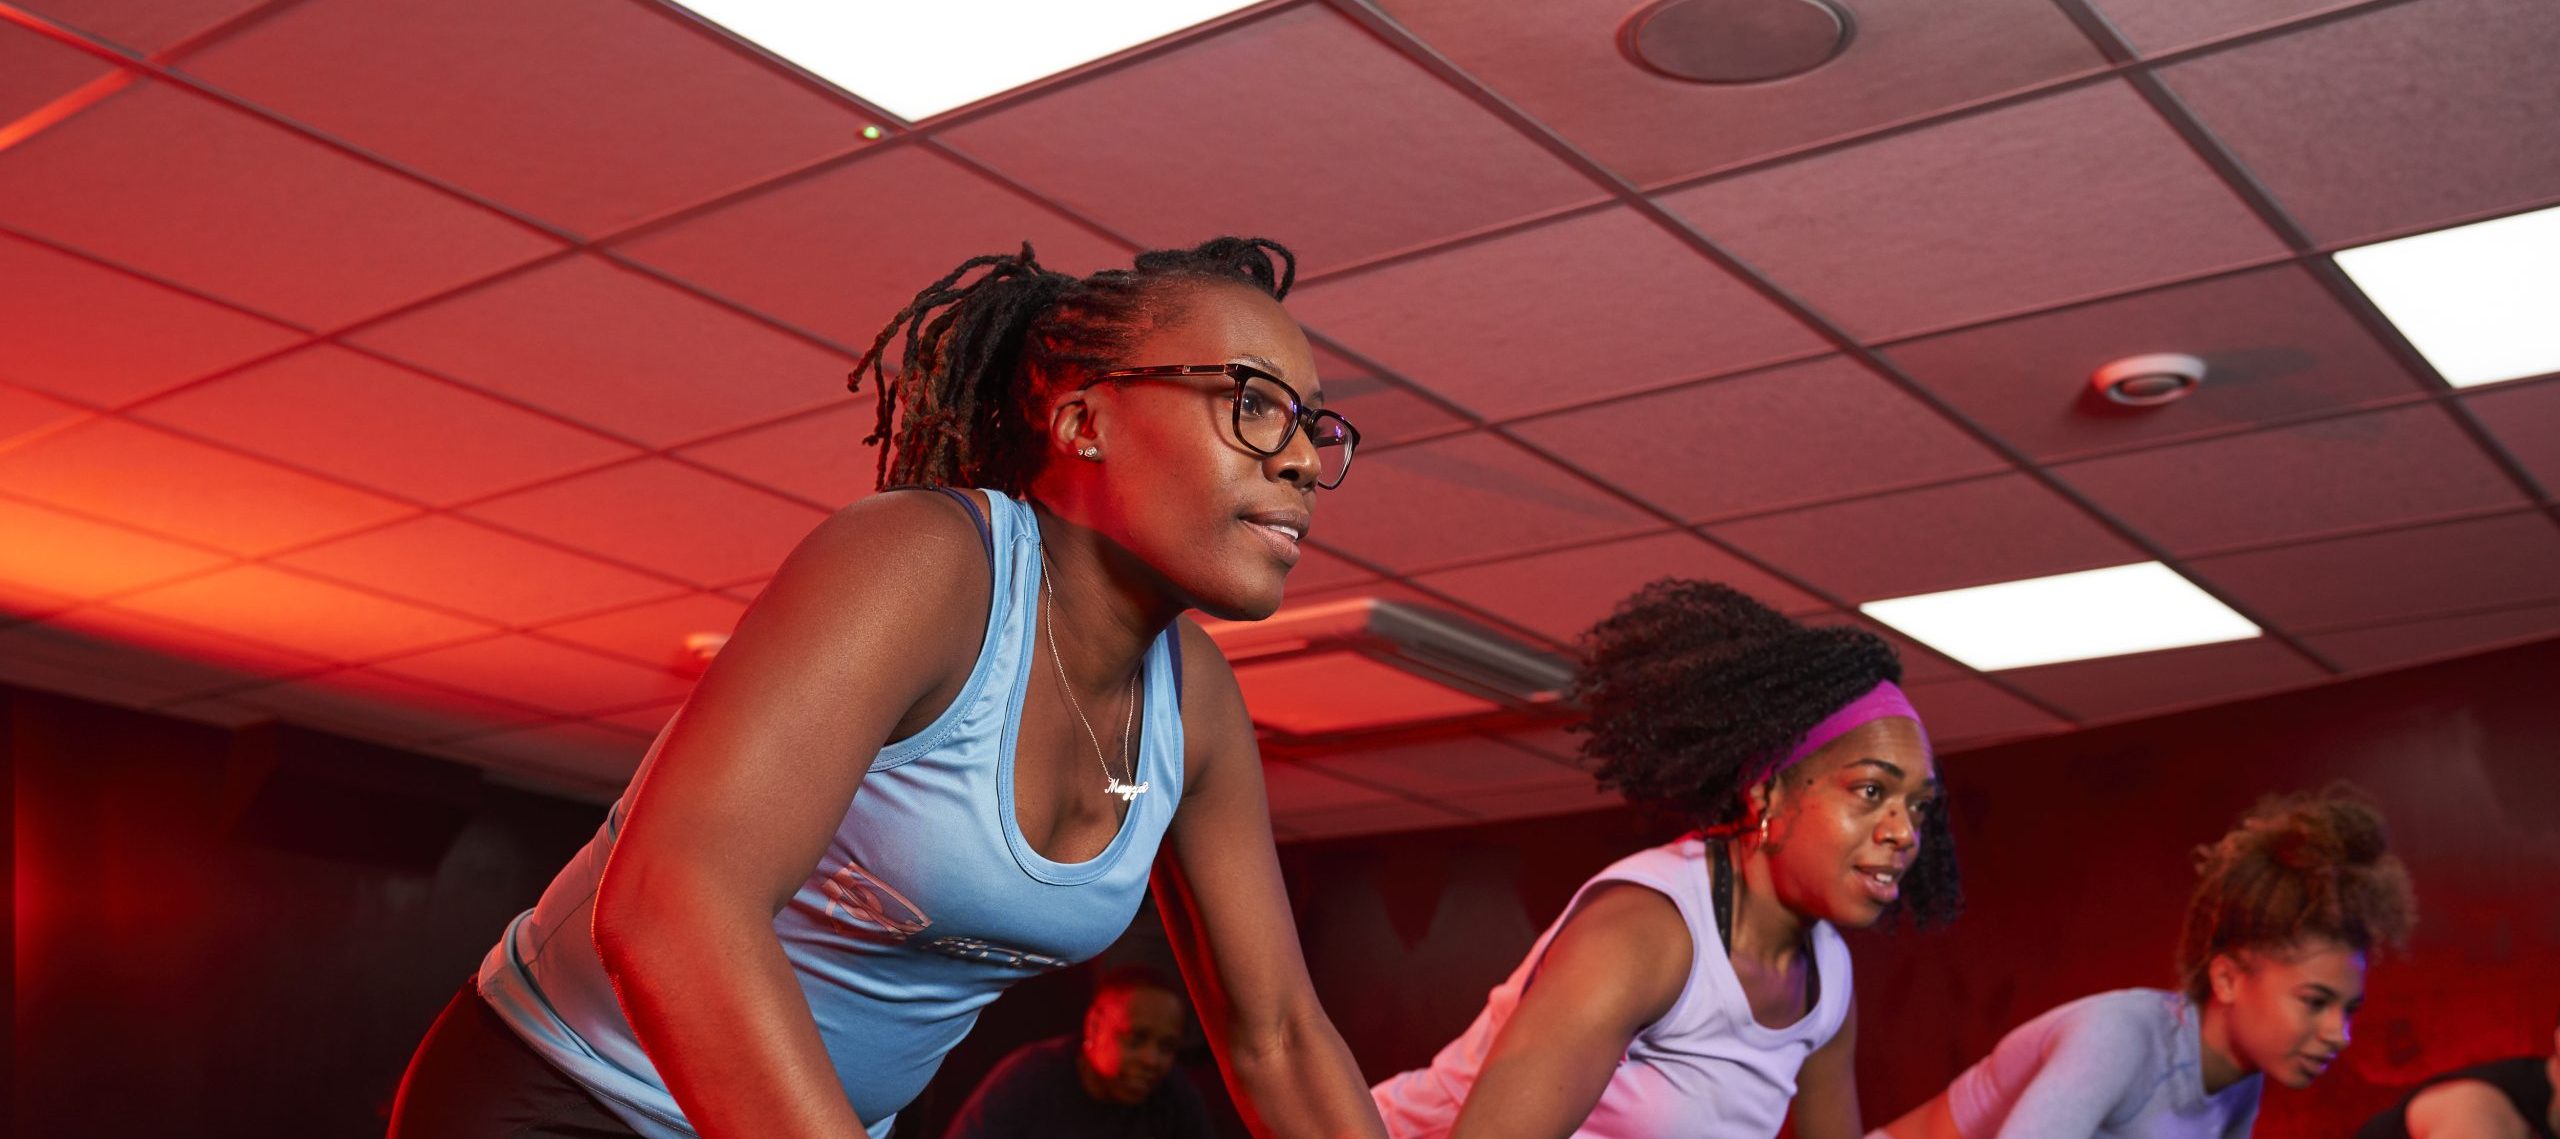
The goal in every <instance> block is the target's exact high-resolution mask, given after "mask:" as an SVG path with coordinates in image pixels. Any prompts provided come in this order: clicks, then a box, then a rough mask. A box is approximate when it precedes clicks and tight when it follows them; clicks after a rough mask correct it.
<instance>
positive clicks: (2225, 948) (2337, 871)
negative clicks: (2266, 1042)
mask: <svg viewBox="0 0 2560 1139" xmlns="http://www.w3.org/2000/svg"><path fill="white" fill-rule="evenodd" d="M2196 874H2197V876H2198V878H2199V879H2200V880H2199V881H2198V882H2197V883H2196V892H2195V896H2194V897H2193V898H2191V899H2190V900H2189V901H2188V903H2187V921H2186V928H2185V929H2183V930H2181V931H2180V933H2179V936H2178V975H2179V979H2180V981H2182V982H2183V983H2184V984H2185V986H2186V992H2187V997H2188V999H2190V1000H2192V1001H2194V1002H2196V1003H2197V1004H2199V1005H2201V1004H2203V1003H2204V1002H2205V999H2206V998H2207V997H2208V996H2210V995H2211V993H2212V990H2213V981H2212V976H2211V974H2210V973H2209V972H2208V966H2210V965H2211V964H2212V963H2213V959H2214V958H2215V957H2216V956H2219V955H2222V954H2226V953H2246V952H2249V951H2252V950H2268V949H2282V948H2284V947H2287V946H2291V945H2295V944H2297V943H2299V942H2301V941H2302V940H2303V939H2305V938H2314V937H2316V938H2326V939H2328V940H2330V941H2334V942H2337V943H2338V944H2340V945H2344V946H2346V947H2347V948H2349V949H2353V950H2355V951H2356V952H2358V953H2371V952H2373V951H2374V950H2375V949H2376V948H2377V947H2382V946H2388V947H2391V948H2399V947H2400V946H2401V945H2402V944H2403V943H2405V942H2406V941H2407V940H2408V937H2409V927H2410V926H2411V925H2414V924H2416V922H2417V913H2418V902H2417V896H2416V893H2415V892H2414V891H2413V890H2412V889H2411V888H2410V885H2409V871H2408V868H2407V867H2405V866H2402V865H2401V864H2400V859H2399V857H2398V856H2396V855H2394V854H2392V853H2391V838H2390V835H2389V833H2388V832H2387V831H2386V830H2385V829H2384V827H2383V822H2382V812H2381V811H2379V810H2376V809H2375V808H2374V806H2373V804H2372V803H2371V802H2369V801H2367V800H2366V799H2365V798H2364V796H2363V794H2362V793H2361V792H2359V791H2357V790H2356V789H2355V788H2354V787H2353V786H2351V785H2348V784H2345V783H2338V784H2332V785H2331V786H2329V787H2327V788H2325V789H2323V790H2321V791H2319V792H2317V793H2314V794H2308V795H2280V796H2270V797H2268V798H2266V799H2262V800H2260V801H2259V803H2258V805H2257V806H2256V807H2254V808H2252V809H2251V810H2250V811H2249V813H2248V814H2247V815H2245V816H2242V817H2241V819H2240V824H2239V825H2238V826H2235V827H2233V828H2231V831H2230V833H2228V834H2225V835H2223V836H2222V837H2221V838H2219V839H2216V840H2214V841H2213V842H2211V843H2207V844H2206V845H2204V846H2200V847H2197V848H2196Z"/></svg>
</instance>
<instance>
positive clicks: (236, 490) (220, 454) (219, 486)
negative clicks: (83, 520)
mask: <svg viewBox="0 0 2560 1139" xmlns="http://www.w3.org/2000/svg"><path fill="white" fill-rule="evenodd" d="M0 485H5V486H7V487H8V488H9V489H10V491H11V492H12V493H15V494H21V495H25V496H26V497H28V498H33V499H39V500H42V501H45V502H49V503H52V504H54V505H56V506H62V507H66V508H68V509H71V510H77V511H81V512H83V513H87V514H94V515H99V516H102V517H105V518H111V519H114V520H116V521H119V522H126V523H130V524H132V525H134V526H137V527H140V528H142V529H144V530H149V531H151V532H153V533H157V534H165V535H168V536H170V537H173V538H183V539H187V540H189V541H194V542H200V543H203V544H205V545H208V546H214V547H217V548H220V549H225V550H229V551H231V552H233V553H238V554H251V555H255V554H262V553H266V552H268V551H270V550H275V549H280V548H282V547H285V546H291V545H297V544H300V543H303V542H309V541H313V540H316V539H320V538H325V537H328V536H330V535H332V534H343V533H345V532H347V531H349V530H354V529H357V528H359V527H362V526H366V525H370V524H373V523H376V522H382V521H385V520H388V519H391V518H396V517H398V516H400V515H402V514H406V513H409V512H410V508H409V507H406V506H402V505H401V504H399V503H396V502H393V501H391V500H389V499H386V498H379V497H376V496H374V495H370V494H366V493H365V492H363V491H360V490H353V489H350V488H348V487H343V486H340V485H338V484H337V483H333V482H328V481H325V480H322V479H317V478H313V477H311V476H310V475H305V474H300V473H297V472H294V471H288V470H286V469H284V468H282V467H278V466H272V465H269V464H267V463H262V462H259V461H258V460H256V459H249V458H243V457H241V456H239V455H234V454H232V453H230V452H228V451H223V450H218V449H216V448H213V447H208V446H205V445H204V444H202V443H196V442H192V441H189V440H186V439H181V438H178V437H177V436H175V435H170V434H167V433H165V432H161V431H158V430H155V429H152V428H148V427H141V426H137V425H135V424H131V423H126V422H122V421H119V420H112V419H100V420H95V421H92V422H89V423H83V424H81V425H79V426H77V427H73V428H70V429H69V430H65V431H60V432H56V433H54V434H51V435H47V436H45V437H43V438H40V439H37V440H36V441H35V442H33V443H29V444H27V445H25V446H23V447H18V448H15V449H13V450H10V451H7V452H0Z"/></svg>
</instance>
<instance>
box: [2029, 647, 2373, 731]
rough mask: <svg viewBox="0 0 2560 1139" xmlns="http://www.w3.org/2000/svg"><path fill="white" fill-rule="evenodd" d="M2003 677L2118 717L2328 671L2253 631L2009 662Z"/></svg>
mask: <svg viewBox="0 0 2560 1139" xmlns="http://www.w3.org/2000/svg"><path fill="white" fill-rule="evenodd" d="M2000 676H2001V679H2003V680H2005V681H2007V682H2009V683H2011V684H2014V685H2016V686H2018V687H2019V688H2020V689H2023V690H2025V691H2027V692H2029V693H2031V694H2033V695H2034V696H2036V697H2037V698H2038V699H2041V700H2043V701H2045V702H2046V703H2048V704H2052V705H2054V706H2056V707H2059V708H2061V709H2063V710H2065V711H2067V712H2070V713H2071V715H2072V717H2073V718H2074V719H2078V720H2081V721H2084V722H2086V721H2093V720H2120V719H2125V718H2127V717H2131V716H2136V715H2144V714H2150V713H2158V712H2166V711H2169V710H2170V709H2173V708H2182V707H2189V706H2194V705H2200V704H2220V703H2223V702H2225V701H2230V700H2238V699H2242V698H2244V697H2248V696H2255V695H2257V694H2259V693H2263V692H2269V691H2273V690H2275V689H2279V688H2297V687H2300V686H2302V685H2306V684H2317V683H2319V682H2321V681H2323V680H2327V679H2328V678H2329V671H2328V670H2327V669H2324V668H2321V667H2320V666H2319V665H2316V664H2313V663H2312V662H2311V661H2310V660H2308V659H2306V658H2304V657H2303V655H2302V654H2301V653H2298V652H2295V651H2293V650H2292V649H2290V648H2287V647H2285V646H2284V644H2282V643H2281V642H2277V641H2270V640H2266V639H2264V638H2258V639H2254V640H2247V641H2232V642H2229V643H2226V644H2219V645H2201V646H2198V647H2195V648H2189V649H2171V650H2168V651H2166V652H2156V653H2140V654H2136V655H2133V656H2119V657H2106V658H2103V659H2099V660H2086V661H2074V662H2072V663H2069V664H2053V665H2045V666H2043V667H2041V668H2021V669H2014V670H2011V671H2008V672H2003V673H2001V674H2000Z"/></svg>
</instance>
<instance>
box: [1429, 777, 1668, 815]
mask: <svg viewBox="0 0 2560 1139" xmlns="http://www.w3.org/2000/svg"><path fill="white" fill-rule="evenodd" d="M1448 805H1449V806H1450V807H1451V808H1452V809H1454V810H1459V811H1464V812H1466V813H1468V814H1470V815H1473V816H1475V817H1476V818H1477V819H1481V820H1486V821H1491V820H1494V819H1538V818H1545V817H1547V816H1549V815H1569V814H1575V813H1578V812H1582V811H1607V810H1615V809H1617V808H1621V807H1624V806H1626V805H1627V799H1626V796H1624V795H1620V794H1619V793H1617V792H1615V791H1603V790H1601V789H1600V785H1599V783H1597V782H1595V781H1593V780H1592V779H1590V778H1588V777H1585V778H1584V779H1583V780H1582V782H1581V783H1579V784H1575V785H1569V786H1558V787H1550V788H1537V789H1526V790H1511V791H1488V792H1484V793H1481V794H1471V795H1461V796H1458V797H1456V798H1454V799H1451V800H1449V804H1448Z"/></svg>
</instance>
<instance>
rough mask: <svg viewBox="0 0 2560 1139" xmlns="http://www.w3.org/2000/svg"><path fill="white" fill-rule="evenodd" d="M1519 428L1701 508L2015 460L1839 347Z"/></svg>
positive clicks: (1690, 508) (1683, 505)
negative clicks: (1837, 352) (1832, 352)
mask: <svg viewBox="0 0 2560 1139" xmlns="http://www.w3.org/2000/svg"><path fill="white" fill-rule="evenodd" d="M1514 430H1516V431H1517V432H1518V433H1519V435H1520V437H1521V438H1523V439H1526V440H1528V441H1530V442H1532V443H1535V444H1538V445H1539V446H1542V447H1545V448H1546V449H1548V450H1550V451H1552V452H1554V453H1555V454H1557V455H1558V456H1560V457H1562V458H1563V459H1565V460H1566V461H1568V462H1571V463H1574V464H1577V465H1579V466H1581V467H1583V468H1584V469H1586V470H1589V471H1591V472H1592V473H1593V474H1596V475H1599V476H1600V477H1602V478H1605V479H1608V480H1610V481H1611V482H1614V483H1616V484H1617V485H1619V486H1621V487H1624V488H1626V489H1627V490H1629V491H1632V492H1634V493H1635V494H1637V495H1639V496H1641V497H1643V498H1645V499H1646V500H1647V501H1650V502H1652V503H1654V504H1655V505H1658V506H1660V507H1662V508H1663V509H1665V510H1668V511H1671V512H1672V513H1675V514H1678V515H1680V516H1682V517H1684V518H1690V519H1712V518H1721V517H1729V516H1732V515H1736V514H1748V513H1754V512H1758V511H1763V510H1772V509H1776V508H1780V507H1786V506H1795V505H1799V504H1803V503H1808V502H1820V501H1823V500H1825V499H1832V498H1839V497H1842V496H1844V495H1850V494H1859V493H1864V492H1868V491H1876V490H1884V489H1887V488H1891V487H1897V486H1910V485H1913V484H1915V483H1924V482H1933V481H1938V480H1943V479H1948V478H1956V477H1961V476H1964V475H1971V474H1983V473H1987V472H1991V471H1997V470H2001V469H2004V468H2005V467H2006V466H2007V464H2006V463H2005V462H2003V461H2002V460H2001V459H2000V458H1999V457H1998V456H1997V455H1994V454H1993V453H1992V452H1991V451H1989V450H1988V449H1986V448H1984V447H1983V446H1982V445H1981V444H1978V443H1975V442H1974V441H1973V440H1972V439H1970V438H1967V437H1966V436H1965V435H1964V434H1963V433H1962V432H1961V431H1959V430H1957V429H1956V428H1955V427H1954V426H1953V425H1952V424H1949V423H1948V422H1947V421H1946V419H1945V418H1944V417H1942V416H1940V415H1938V414H1937V413H1936V412H1934V411H1931V410H1929V408H1928V407H1927V405H1925V404H1922V403H1920V402H1919V401H1918V400H1915V399H1912V398H1911V397H1910V396H1908V395H1905V394H1903V392H1902V391H1901V390H1900V389H1898V388H1896V387H1894V386H1893V384H1892V383H1891V382H1889V381H1887V380H1885V379H1884V378H1882V377H1880V376H1877V375H1876V374H1875V373H1873V372H1870V371H1868V370H1867V369H1866V368H1865V367H1864V366H1862V365H1859V364H1856V363H1853V362H1851V361H1849V360H1847V359H1844V358H1841V357H1836V356H1835V357H1830V358H1827V359H1823V360H1817V361H1813V362H1811V363H1806V364H1795V365H1789V366H1787V367H1783V368H1776V369H1772V370H1770V371H1766V372H1760V373H1756V374H1753V375H1748V376H1736V377H1734V378H1731V379H1726V380H1718V381H1715V382H1713V383H1708V384H1700V385H1696V386H1693V387H1686V388H1681V389H1679V390H1677V391H1672V392H1665V393H1663V394H1660V395H1653V396H1644V397H1640V398H1637V399H1631V400H1623V401H1620V402H1616V403H1610V404H1604V405H1601V406H1599V407H1593V408H1587V409H1584V410H1581V411H1574V412H1567V413H1565V414H1563V415H1558V416H1553V417H1549V418H1544V419H1538V420H1533V421H1530V422H1527V423H1522V424H1520V425H1518V426H1517V427H1516V428H1514Z"/></svg>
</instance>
